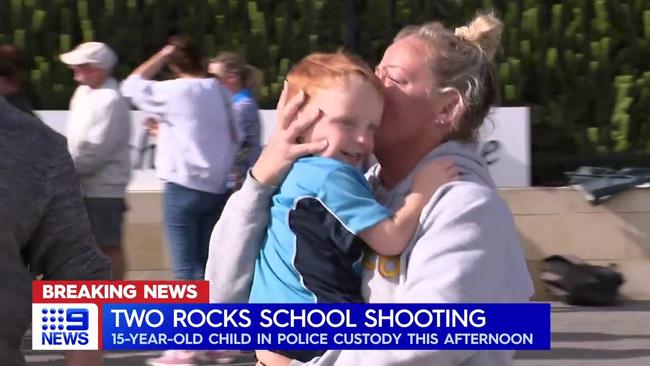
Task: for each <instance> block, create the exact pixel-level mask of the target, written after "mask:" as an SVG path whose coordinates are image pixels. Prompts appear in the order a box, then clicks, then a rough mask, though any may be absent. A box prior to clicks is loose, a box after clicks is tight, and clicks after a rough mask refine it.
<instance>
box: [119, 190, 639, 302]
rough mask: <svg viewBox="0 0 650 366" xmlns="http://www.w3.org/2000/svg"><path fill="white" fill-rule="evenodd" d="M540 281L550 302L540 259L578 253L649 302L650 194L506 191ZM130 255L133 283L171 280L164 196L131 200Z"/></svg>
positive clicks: (136, 196)
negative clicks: (612, 269) (612, 268)
mask: <svg viewBox="0 0 650 366" xmlns="http://www.w3.org/2000/svg"><path fill="white" fill-rule="evenodd" d="M500 192H501V195H502V196H503V197H504V198H505V199H506V201H507V202H508V204H509V205H510V208H511V209H512V211H513V213H514V214H515V220H516V222H517V227H518V230H519V236H520V238H521V243H522V245H523V247H524V252H525V254H526V260H527V262H528V267H529V269H530V271H531V274H532V276H533V278H534V279H535V281H536V283H535V287H536V296H535V298H536V299H540V300H541V299H548V294H546V293H545V291H544V289H543V288H542V286H540V284H539V282H538V281H537V277H538V273H539V268H540V263H541V259H543V258H544V257H546V256H548V255H551V254H573V255H576V256H579V257H581V258H583V259H585V260H587V261H589V262H591V263H595V264H604V265H607V264H610V263H616V264H617V265H619V268H620V270H621V271H622V272H623V274H624V275H625V278H626V283H625V285H624V287H623V294H624V295H625V296H628V297H630V298H634V299H644V300H648V299H650V281H648V279H650V190H646V189H635V190H632V191H629V192H626V193H623V194H621V195H620V196H617V197H615V198H614V199H612V200H610V201H608V202H606V203H605V204H602V205H599V206H591V205H589V204H588V203H587V202H586V201H585V200H584V199H583V197H582V196H581V195H580V194H579V193H578V192H576V191H575V190H573V189H572V188H549V189H545V188H518V189H503V190H501V191H500ZM128 200H129V206H130V211H129V213H128V215H127V226H126V252H127V256H128V259H129V264H128V267H129V274H128V277H129V278H131V279H169V278H171V274H170V272H169V257H168V251H167V247H166V243H165V242H164V236H163V232H162V227H161V221H162V209H161V193H160V192H135V193H131V194H130V195H129V197H128Z"/></svg>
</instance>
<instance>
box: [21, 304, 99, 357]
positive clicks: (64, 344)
mask: <svg viewBox="0 0 650 366" xmlns="http://www.w3.org/2000/svg"><path fill="white" fill-rule="evenodd" d="M32 349H34V350H93V349H98V311H97V305H95V304H33V305H32Z"/></svg>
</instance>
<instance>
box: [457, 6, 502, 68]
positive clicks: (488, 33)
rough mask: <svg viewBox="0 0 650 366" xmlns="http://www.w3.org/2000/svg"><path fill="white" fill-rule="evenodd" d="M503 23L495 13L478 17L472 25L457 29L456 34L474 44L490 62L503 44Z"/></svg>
mask: <svg viewBox="0 0 650 366" xmlns="http://www.w3.org/2000/svg"><path fill="white" fill-rule="evenodd" d="M502 31H503V23H502V22H501V21H500V20H499V19H498V18H497V17H495V16H494V14H493V13H487V14H481V15H478V16H476V18H474V20H472V22H471V23H469V24H468V25H466V26H464V27H458V28H456V30H455V32H454V34H456V36H458V37H459V38H461V39H464V40H466V41H468V42H471V43H473V44H474V45H476V47H478V48H479V49H480V50H481V52H482V53H483V54H484V55H485V57H486V58H487V59H488V60H492V59H493V58H494V55H495V54H496V53H497V50H498V49H499V45H500V43H501V32H502Z"/></svg>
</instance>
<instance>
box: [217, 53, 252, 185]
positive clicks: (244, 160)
mask: <svg viewBox="0 0 650 366" xmlns="http://www.w3.org/2000/svg"><path fill="white" fill-rule="evenodd" d="M208 72H209V73H210V74H212V75H214V77H215V78H217V80H219V81H220V82H221V83H222V84H223V85H224V86H225V87H226V88H228V90H229V91H230V93H231V94H232V97H231V101H232V105H233V110H234V113H235V119H236V120H237V123H238V125H239V128H240V130H241V133H242V140H243V141H242V144H241V147H240V149H239V151H238V153H237V156H236V157H235V164H234V167H233V171H232V177H231V182H230V184H231V185H232V186H233V188H239V186H240V185H241V182H242V181H243V180H244V177H245V176H246V172H247V171H248V169H250V168H251V167H252V166H253V164H255V161H256V160H257V158H258V157H259V156H260V152H261V150H262V148H261V144H260V135H261V126H260V115H259V108H258V106H257V101H256V100H255V99H256V97H257V96H259V89H260V87H261V84H262V79H263V74H262V72H261V71H260V70H258V69H257V68H255V67H253V66H251V65H249V64H247V63H246V60H245V59H244V57H243V56H242V55H240V54H239V53H236V52H228V51H224V52H221V53H219V54H218V55H217V56H216V57H215V58H213V59H212V60H210V64H209V65H208Z"/></svg>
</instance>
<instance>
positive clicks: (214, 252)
mask: <svg viewBox="0 0 650 366" xmlns="http://www.w3.org/2000/svg"><path fill="white" fill-rule="evenodd" d="M275 189H276V188H275V187H269V186H265V185H263V184H261V183H259V182H257V181H256V180H255V179H254V178H253V177H251V175H250V173H249V174H248V175H247V177H246V180H245V181H244V184H243V185H242V188H241V189H240V190H238V191H237V192H235V193H234V194H233V195H232V196H230V198H229V199H228V202H227V203H226V206H225V207H224V209H223V212H222V213H221V217H220V218H219V221H218V222H217V224H216V225H215V227H214V230H213V231H212V237H211V238H210V253H209V257H208V262H207V264H206V268H205V279H206V280H208V281H210V302H217V303H247V302H248V297H249V295H250V289H251V285H252V283H253V274H254V272H255V260H256V259H257V255H258V254H259V251H260V249H261V245H262V240H263V239H264V235H265V233H266V226H267V223H268V221H269V215H270V206H271V196H272V195H273V192H274V191H275Z"/></svg>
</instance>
